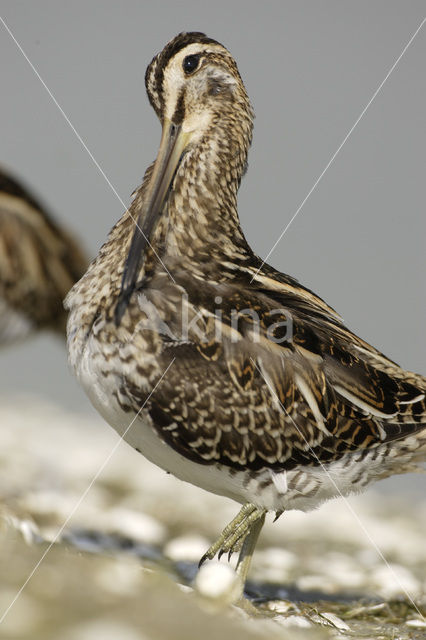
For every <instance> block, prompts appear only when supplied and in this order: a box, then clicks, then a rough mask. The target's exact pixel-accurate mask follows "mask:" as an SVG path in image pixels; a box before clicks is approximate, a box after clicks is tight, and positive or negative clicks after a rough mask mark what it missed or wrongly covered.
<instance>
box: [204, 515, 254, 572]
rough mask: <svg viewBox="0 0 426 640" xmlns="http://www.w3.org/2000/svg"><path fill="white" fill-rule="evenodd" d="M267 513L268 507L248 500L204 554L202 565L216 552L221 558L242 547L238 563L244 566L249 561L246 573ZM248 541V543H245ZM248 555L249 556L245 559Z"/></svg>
mask: <svg viewBox="0 0 426 640" xmlns="http://www.w3.org/2000/svg"><path fill="white" fill-rule="evenodd" d="M265 514H266V509H261V508H259V507H257V506H256V505H255V504H252V503H250V502H247V503H246V504H245V505H244V506H243V507H242V508H241V510H240V511H239V512H238V514H237V516H236V517H235V518H234V519H233V520H232V521H231V522H230V523H229V524H228V525H227V526H226V527H225V528H224V530H223V531H222V533H221V535H220V537H219V538H218V540H216V542H215V543H214V544H212V546H211V547H210V548H209V549H208V550H207V551H206V553H205V554H204V555H203V557H202V558H201V560H200V565H202V564H203V562H204V561H205V560H212V559H213V558H214V556H215V555H216V554H218V555H219V558H220V556H221V555H222V554H223V553H229V555H231V554H232V553H233V552H234V551H238V550H239V549H241V554H240V559H239V561H238V563H239V564H242V565H244V567H245V566H246V564H247V563H248V564H247V569H245V574H246V573H247V571H248V566H249V564H250V559H251V556H252V554H253V550H254V546H255V544H256V540H257V538H258V536H259V533H260V530H261V528H262V526H263V523H264V520H265ZM246 542H247V544H245V543H246ZM246 556H248V558H247V559H246V561H244V558H245V557H246ZM241 571H243V569H241Z"/></svg>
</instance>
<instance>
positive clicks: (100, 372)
mask: <svg viewBox="0 0 426 640" xmlns="http://www.w3.org/2000/svg"><path fill="white" fill-rule="evenodd" d="M146 88H147V92H148V96H149V99H150V102H151V104H152V106H153V108H154V109H155V111H156V113H157V116H158V117H159V119H160V120H161V124H162V127H163V135H162V138H161V144H160V149H159V153H158V156H157V159H156V161H155V162H154V163H153V164H152V165H151V166H150V167H149V168H148V169H147V172H146V174H145V178H144V181H143V184H142V186H141V187H140V188H139V190H138V191H137V192H136V195H135V197H134V200H133V202H132V205H131V207H130V209H129V211H128V212H126V213H125V214H124V216H123V217H122V218H121V220H120V221H119V222H118V223H117V225H116V226H115V227H114V228H113V229H112V231H111V233H110V235H109V238H108V240H107V242H106V243H105V244H104V246H103V247H102V248H101V250H100V252H99V255H98V256H97V258H96V259H95V260H94V262H93V263H92V264H91V266H90V267H89V269H88V271H87V273H86V275H85V276H84V277H83V278H82V279H81V281H80V282H79V283H78V284H77V285H75V287H74V288H73V290H72V292H71V293H70V294H69V296H68V298H67V305H68V307H69V309H70V318H69V324H68V342H69V353H70V361H71V365H72V367H73V368H74V371H75V373H76V375H77V377H78V378H79V380H80V382H81V384H82V385H83V387H84V388H85V390H86V392H87V394H88V395H89V397H90V398H91V400H92V402H93V404H94V405H95V407H96V408H97V409H98V410H99V411H100V413H101V414H102V415H103V416H104V417H105V419H106V420H107V421H108V422H109V423H110V424H111V425H112V426H113V427H114V428H115V429H116V430H117V431H118V432H119V433H120V434H124V435H125V439H126V440H127V441H128V442H129V443H130V444H131V445H132V446H133V447H135V448H136V449H137V450H138V451H140V452H141V453H142V454H143V455H145V456H146V457H147V458H148V459H149V460H151V461H152V462H154V463H156V464H157V465H159V466H160V467H162V468H163V469H165V470H167V471H169V472H171V473H173V474H174V475H175V476H177V477H178V478H181V479H182V480H186V481H188V482H192V483H193V484H195V485H198V486H199V487H202V488H204V489H206V490H208V491H212V492H214V493H217V494H221V495H224V496H228V497H230V498H233V499H234V500H236V501H237V502H240V503H242V504H243V507H242V509H241V511H240V512H239V514H238V516H237V517H236V518H235V519H234V520H233V521H232V522H231V523H230V524H229V525H228V526H227V527H226V528H225V529H224V532H223V534H222V536H221V537H220V539H219V540H218V542H217V543H216V544H214V545H213V546H212V547H211V548H210V549H209V550H208V551H207V553H206V555H205V556H204V559H205V558H212V557H213V556H214V555H215V554H216V553H219V554H220V553H223V552H228V553H232V552H233V551H236V550H240V549H241V553H240V557H239V564H238V571H239V573H240V575H241V578H242V583H244V581H245V578H246V575H247V571H248V567H249V563H250V558H251V555H252V552H253V549H254V546H255V543H256V540H257V536H258V534H259V532H260V529H261V527H262V524H263V522H264V518H265V514H266V512H267V511H275V512H276V513H277V514H278V515H279V514H280V513H281V512H283V511H285V510H287V509H302V510H309V509H312V508H314V507H316V506H317V505H318V504H320V503H321V502H322V501H324V500H327V499H328V498H331V497H334V496H337V495H339V494H343V495H347V494H349V493H351V492H354V491H359V490H361V489H363V488H364V487H366V486H367V485H368V484H369V483H371V482H373V481H375V480H378V479H381V478H385V477H387V476H389V475H391V474H394V473H403V472H406V471H412V470H414V469H416V468H417V466H418V465H419V463H420V462H421V461H423V460H424V458H425V453H426V429H425V427H426V406H425V391H426V379H425V378H423V377H421V376H420V375H416V374H413V373H407V372H406V371H404V370H402V369H401V368H400V367H399V366H398V365H396V364H395V363H394V362H392V361H391V360H388V359H387V358H386V357H385V356H383V355H382V354H381V353H379V352H378V351H377V350H376V349H374V348H373V347H371V346H370V345H368V344H367V343H366V342H364V341H363V340H361V339H360V338H358V337H357V336H355V335H354V334H353V333H351V332H350V331H349V330H348V329H347V328H346V327H345V326H344V325H343V323H342V320H341V318H340V317H339V316H338V315H337V314H336V313H335V312H334V311H333V310H332V309H331V308H330V307H329V306H328V305H327V304H326V303H325V302H324V301H323V300H321V299H320V298H319V297H318V296H316V295H315V294H314V293H312V292H311V291H309V290H308V289H306V288H305V287H303V286H302V285H300V284H299V283H298V282H297V281H296V280H294V279H293V278H291V277H290V276H287V275H284V274H282V273H280V272H278V271H276V270H275V269H273V268H272V267H270V266H268V265H266V264H263V262H262V261H261V259H260V258H258V257H257V256H256V255H254V254H253V252H252V250H251V249H250V247H249V246H248V244H247V242H246V239H245V237H244V234H243V232H242V230H241V228H240V224H239V219H238V213H237V191H238V187H239V184H240V181H241V178H242V176H243V173H244V171H245V168H246V161H247V153H248V149H249V146H250V142H251V135H252V124H253V112H252V109H251V106H250V102H249V99H248V97H247V94H246V91H245V88H244V85H243V82H242V80H241V78H240V75H239V73H238V69H237V66H236V63H235V61H234V59H233V58H232V56H231V55H230V53H229V52H228V51H227V50H226V49H225V48H224V47H223V46H222V45H221V44H219V43H218V42H216V41H215V40H212V39H210V38H208V37H206V36H205V35H204V34H202V33H181V34H180V35H178V36H177V37H176V38H174V39H173V40H172V41H171V42H169V43H168V44H167V45H166V47H165V48H164V49H163V51H162V52H161V53H159V54H158V55H157V56H156V57H155V58H154V59H153V60H152V62H151V64H150V65H149V67H148V69H147V72H146ZM134 221H137V227H136V228H135V224H134ZM130 424H131V426H130V428H129V425H130Z"/></svg>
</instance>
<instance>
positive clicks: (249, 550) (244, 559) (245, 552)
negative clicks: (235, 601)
mask: <svg viewBox="0 0 426 640" xmlns="http://www.w3.org/2000/svg"><path fill="white" fill-rule="evenodd" d="M259 511H260V510H259ZM265 515H266V511H265V509H263V510H262V512H261V513H260V515H259V516H258V518H257V519H256V520H255V521H254V522H253V524H252V526H251V528H250V530H249V532H248V534H247V535H246V537H245V538H244V542H243V546H242V547H241V551H240V555H239V556H238V562H237V568H236V570H237V574H238V576H239V577H240V580H241V584H242V588H243V590H244V585H245V583H246V580H247V574H248V572H249V569H250V564H251V559H252V557H253V552H254V548H255V546H256V543H257V539H258V537H259V534H260V532H261V530H262V527H263V525H264V523H265Z"/></svg>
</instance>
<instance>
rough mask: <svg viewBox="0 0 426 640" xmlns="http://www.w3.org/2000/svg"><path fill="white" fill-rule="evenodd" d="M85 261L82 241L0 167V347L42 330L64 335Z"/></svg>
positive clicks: (84, 267)
mask: <svg viewBox="0 0 426 640" xmlns="http://www.w3.org/2000/svg"><path fill="white" fill-rule="evenodd" d="M87 264H88V260H87V257H86V255H85V253H84V251H83V250H82V249H81V247H80V245H79V243H78V241H77V240H75V239H74V238H73V236H72V235H70V234H69V233H68V231H66V230H64V229H62V228H61V227H60V226H59V225H58V224H57V223H56V222H55V221H54V220H53V219H52V217H51V216H50V214H49V213H48V212H47V211H46V208H45V207H44V206H43V205H42V204H41V203H40V202H39V201H38V199H37V198H36V197H34V195H33V194H32V193H31V192H30V191H29V190H28V189H27V188H26V187H25V186H23V185H22V184H21V183H20V182H18V181H17V180H16V178H14V177H12V176H11V175H10V174H9V173H8V172H6V171H5V169H4V168H2V167H0V346H4V345H8V344H12V343H14V342H17V341H20V340H22V339H24V338H26V337H27V336H28V335H30V334H31V333H33V332H35V331H38V330H42V329H48V330H51V331H54V332H55V333H57V334H60V335H61V336H65V326H66V319H67V315H68V314H67V312H66V311H65V309H64V307H63V299H64V297H65V296H66V294H67V292H68V291H69V289H70V288H71V287H72V285H73V284H74V283H75V282H76V281H77V280H78V279H79V278H81V276H82V275H83V273H84V272H85V270H86V268H87Z"/></svg>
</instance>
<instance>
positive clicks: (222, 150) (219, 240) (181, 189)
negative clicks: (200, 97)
mask: <svg viewBox="0 0 426 640" xmlns="http://www.w3.org/2000/svg"><path fill="white" fill-rule="evenodd" d="M218 129H219V128H218ZM215 133H216V135H212V136H210V137H206V139H205V140H204V141H203V142H202V143H201V144H200V145H199V146H197V147H195V148H193V149H192V150H190V151H189V152H188V153H187V154H186V155H185V156H184V158H183V159H182V161H181V164H180V166H179V169H178V171H177V173H176V176H175V179H174V183H173V188H172V189H171V191H170V195H169V198H168V201H167V204H166V206H165V209H164V212H163V215H162V218H161V221H160V224H159V226H158V230H157V232H156V234H155V238H154V240H155V244H156V245H157V246H158V253H162V254H163V255H165V256H170V257H174V258H179V259H181V260H182V262H184V263H187V264H188V266H191V264H192V265H193V266H197V267H198V268H199V267H200V265H201V266H202V265H203V264H206V265H211V264H212V263H213V262H214V263H216V264H218V263H220V262H229V261H236V260H238V259H244V258H245V257H246V256H247V254H249V253H250V249H249V247H248V244H247V241H246V239H245V237H244V234H243V232H242V229H241V226H240V221H239V218H238V211H237V192H238V188H239V185H240V182H241V178H242V176H243V173H244V170H245V166H246V161H247V152H248V147H249V144H250V138H251V135H250V133H251V132H249V131H247V133H246V135H244V136H243V135H240V136H239V140H238V144H236V143H235V142H234V143H233V142H232V138H231V136H229V137H227V136H225V135H223V132H222V135H220V134H221V132H220V130H218V131H216V132H215ZM234 137H235V132H234ZM230 138H231V141H230V142H228V140H229V139H230Z"/></svg>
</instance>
